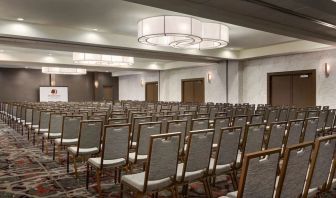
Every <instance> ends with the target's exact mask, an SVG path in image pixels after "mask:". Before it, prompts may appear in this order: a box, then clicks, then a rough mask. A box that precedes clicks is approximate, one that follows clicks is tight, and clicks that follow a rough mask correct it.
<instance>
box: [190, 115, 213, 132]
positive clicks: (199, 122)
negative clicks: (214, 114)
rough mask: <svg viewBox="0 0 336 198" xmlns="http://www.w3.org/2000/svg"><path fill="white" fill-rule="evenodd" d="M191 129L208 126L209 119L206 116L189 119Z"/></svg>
mask: <svg viewBox="0 0 336 198" xmlns="http://www.w3.org/2000/svg"><path fill="white" fill-rule="evenodd" d="M191 123H192V124H191V130H192V131H197V130H203V129H208V128H209V119H207V118H199V119H192V121H191Z"/></svg>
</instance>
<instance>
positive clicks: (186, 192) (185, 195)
mask: <svg viewBox="0 0 336 198" xmlns="http://www.w3.org/2000/svg"><path fill="white" fill-rule="evenodd" d="M182 195H183V197H188V184H184V185H183V187H182Z"/></svg>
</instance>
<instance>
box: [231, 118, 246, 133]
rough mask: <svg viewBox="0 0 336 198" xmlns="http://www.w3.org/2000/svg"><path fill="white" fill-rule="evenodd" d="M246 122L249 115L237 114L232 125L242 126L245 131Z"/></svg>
mask: <svg viewBox="0 0 336 198" xmlns="http://www.w3.org/2000/svg"><path fill="white" fill-rule="evenodd" d="M246 122H247V116H235V117H234V118H233V124H232V126H235V127H242V128H243V131H244V130H245V126H246Z"/></svg>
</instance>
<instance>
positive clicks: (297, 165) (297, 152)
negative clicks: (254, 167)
mask: <svg viewBox="0 0 336 198" xmlns="http://www.w3.org/2000/svg"><path fill="white" fill-rule="evenodd" d="M313 145H314V144H313V142H306V143H302V144H297V145H294V146H290V147H287V148H286V150H285V154H284V160H283V163H282V166H281V170H280V177H279V182H278V185H277V188H276V196H275V197H276V198H280V197H284V198H287V197H301V196H302V193H303V187H304V184H305V181H306V176H307V173H308V166H309V163H310V156H311V152H312V150H313Z"/></svg>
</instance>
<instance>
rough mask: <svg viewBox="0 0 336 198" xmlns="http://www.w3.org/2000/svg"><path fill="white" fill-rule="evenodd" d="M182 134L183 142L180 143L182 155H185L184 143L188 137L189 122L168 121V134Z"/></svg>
mask: <svg viewBox="0 0 336 198" xmlns="http://www.w3.org/2000/svg"><path fill="white" fill-rule="evenodd" d="M174 132H180V133H181V141H180V154H181V155H183V154H184V143H185V139H186V136H187V120H172V121H168V124H167V133H174Z"/></svg>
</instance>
